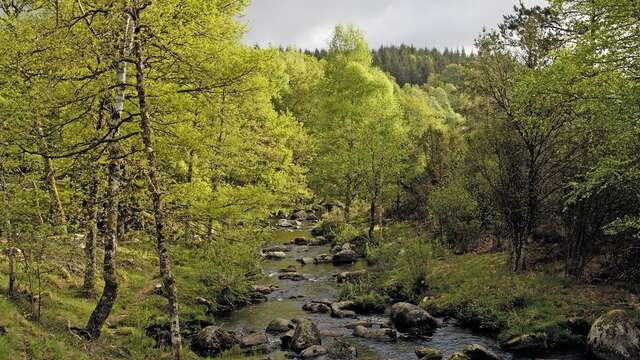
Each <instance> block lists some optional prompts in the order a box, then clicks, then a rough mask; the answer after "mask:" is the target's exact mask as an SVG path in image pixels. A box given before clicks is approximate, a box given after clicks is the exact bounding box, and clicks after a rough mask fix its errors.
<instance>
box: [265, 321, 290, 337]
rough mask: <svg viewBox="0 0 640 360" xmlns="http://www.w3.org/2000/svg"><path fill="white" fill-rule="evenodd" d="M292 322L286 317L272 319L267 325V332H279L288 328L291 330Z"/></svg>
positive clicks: (283, 331)
mask: <svg viewBox="0 0 640 360" xmlns="http://www.w3.org/2000/svg"><path fill="white" fill-rule="evenodd" d="M293 328H294V326H293V323H292V322H291V321H289V320H286V319H274V320H272V321H271V322H270V323H269V325H267V329H266V330H267V332H269V333H272V334H281V333H285V332H287V331H289V330H293Z"/></svg>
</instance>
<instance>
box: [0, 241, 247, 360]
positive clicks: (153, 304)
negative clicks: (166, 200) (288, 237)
mask: <svg viewBox="0 0 640 360" xmlns="http://www.w3.org/2000/svg"><path fill="white" fill-rule="evenodd" d="M171 250H172V253H173V257H174V267H173V270H174V276H175V277H176V280H177V284H178V291H179V293H178V294H179V300H180V316H181V320H182V322H183V323H185V322H188V321H190V320H208V321H214V320H215V319H213V318H211V317H210V316H207V315H205V310H206V309H205V307H204V306H202V305H198V304H197V303H196V301H195V299H196V298H197V297H204V298H207V299H210V300H212V301H215V299H216V296H217V294H218V293H219V292H220V291H222V290H223V289H229V291H230V292H231V293H233V294H236V296H239V297H241V296H244V294H246V292H248V291H249V289H250V285H251V280H250V279H248V278H247V277H246V276H245V275H246V274H247V273H248V272H254V271H256V270H257V269H258V265H259V260H257V259H259V257H257V256H254V255H255V244H254V243H251V242H247V243H237V244H236V243H228V244H224V243H223V242H222V241H220V242H218V246H217V247H216V249H215V253H214V252H212V251H210V250H209V249H186V248H183V247H179V248H173V249H171ZM49 251H51V253H50V254H49V255H50V256H48V257H47V259H48V261H47V264H46V265H47V269H46V271H44V274H43V290H44V291H45V292H46V294H47V297H46V298H45V300H44V301H43V305H42V317H41V319H40V321H39V322H33V321H31V320H29V316H28V315H29V312H30V306H29V304H28V303H27V302H26V300H24V299H19V300H17V301H16V300H10V299H9V298H8V297H7V296H6V294H5V293H4V292H5V291H6V290H5V289H6V286H7V283H8V278H7V275H6V274H7V263H6V259H5V258H4V257H0V325H4V326H6V328H7V334H6V335H4V336H0V360H22V359H30V360H31V359H33V360H71V359H73V360H85V359H86V360H89V359H101V360H112V359H113V360H115V359H136V360H144V359H149V360H151V359H153V360H157V359H170V358H171V355H170V351H169V349H155V348H154V340H153V339H151V338H149V337H147V336H145V334H144V329H145V328H146V327H147V326H149V325H151V324H158V323H164V322H166V321H168V317H167V313H166V310H165V307H166V299H165V298H164V297H162V296H160V295H156V294H154V293H153V290H154V285H155V284H156V283H159V282H160V280H159V279H157V273H158V269H157V255H156V251H155V248H154V244H153V242H152V241H151V240H143V241H136V242H126V241H124V242H122V243H121V244H120V246H119V247H118V264H119V267H118V278H119V284H120V287H119V294H118V299H117V301H116V303H115V305H114V308H113V310H112V313H111V316H110V318H109V320H108V323H107V326H105V327H104V328H103V334H102V336H101V338H100V339H99V340H97V341H94V342H86V341H84V340H81V339H79V338H77V337H76V336H75V335H73V334H72V333H71V332H70V331H69V330H68V326H69V325H71V326H76V327H82V326H84V324H85V323H86V321H87V319H88V318H89V316H90V314H91V311H93V309H94V307H95V304H96V300H97V298H95V299H86V298H83V297H81V296H79V294H80V291H79V286H80V285H81V282H82V269H83V264H82V261H83V259H82V257H81V256H68V254H77V253H78V251H79V247H78V245H77V244H70V243H69V244H61V245H60V246H56V247H52V248H51V249H50V250H49ZM101 257H102V254H98V259H101ZM60 269H65V270H64V271H61V270H60ZM67 269H68V270H67ZM18 270H19V272H20V271H22V270H21V269H20V268H19V269H18ZM100 271H101V270H100V269H99V270H98V272H97V278H98V284H97V286H96V288H97V289H101V288H102V282H101V281H100V277H101V272H100ZM18 284H19V286H20V288H21V289H25V288H26V279H25V277H24V274H22V273H19V277H18ZM184 350H185V351H184V358H185V359H187V360H189V359H197V356H196V355H195V354H193V353H192V352H191V351H190V350H189V348H188V346H185V347H184ZM222 358H223V359H249V360H251V359H254V358H255V357H250V356H249V357H243V356H240V355H238V354H237V353H236V352H230V353H229V354H225V355H224V356H223V357H222ZM255 359H257V358H255Z"/></svg>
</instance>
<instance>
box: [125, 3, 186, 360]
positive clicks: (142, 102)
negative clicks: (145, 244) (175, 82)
mask: <svg viewBox="0 0 640 360" xmlns="http://www.w3.org/2000/svg"><path fill="white" fill-rule="evenodd" d="M135 21H136V41H135V44H134V52H135V64H136V90H137V93H138V105H139V108H140V129H141V130H142V140H143V142H144V150H145V153H146V154H147V162H148V166H149V169H148V175H147V182H148V185H149V192H150V193H151V199H152V203H153V215H154V220H155V233H156V247H157V251H158V257H159V263H160V276H161V277H162V282H163V284H164V290H165V293H166V294H167V300H168V302H169V315H170V318H171V319H170V333H171V347H172V351H173V358H174V359H175V360H179V359H181V358H182V339H181V336H180V320H179V315H178V297H177V289H176V284H175V280H174V278H173V275H172V274H171V265H170V259H169V254H168V252H167V248H166V245H165V236H164V211H163V202H162V191H161V189H160V179H159V174H158V164H157V159H156V153H155V150H154V139H153V132H152V129H151V123H150V120H149V116H148V112H147V99H146V88H145V78H144V62H143V58H142V39H141V38H140V28H141V24H140V15H139V14H138V12H137V11H136V12H135Z"/></svg>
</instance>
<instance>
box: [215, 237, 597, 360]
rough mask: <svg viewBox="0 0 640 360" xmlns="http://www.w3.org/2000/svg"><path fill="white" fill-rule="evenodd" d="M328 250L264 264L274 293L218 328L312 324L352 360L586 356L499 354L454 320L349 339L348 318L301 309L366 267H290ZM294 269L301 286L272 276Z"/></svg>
mask: <svg viewBox="0 0 640 360" xmlns="http://www.w3.org/2000/svg"><path fill="white" fill-rule="evenodd" d="M300 236H304V237H307V238H310V237H311V234H310V233H309V232H308V231H277V232H276V233H275V239H274V243H280V244H281V243H286V242H289V241H291V240H293V239H294V238H296V237H300ZM329 250H330V248H329V247H328V246H322V247H307V246H295V247H293V248H292V251H290V252H289V253H287V258H286V259H283V260H281V261H268V262H266V263H265V266H264V271H265V274H266V275H268V276H267V277H266V278H265V280H264V281H263V282H264V283H265V284H269V283H272V284H277V285H278V286H279V287H280V289H279V290H277V291H275V292H274V293H272V294H271V295H269V296H268V298H269V301H267V302H266V303H263V304H259V305H252V306H249V307H245V308H243V309H241V310H239V311H237V312H234V313H232V314H229V315H227V316H226V317H224V318H222V319H220V321H221V322H222V324H223V325H224V326H226V327H228V328H231V329H235V330H241V331H244V332H249V331H256V330H264V329H265V328H266V327H267V325H268V324H269V322H271V320H273V319H275V318H284V319H294V318H298V317H304V318H308V319H310V320H312V321H313V322H315V323H316V325H317V326H318V328H319V330H320V331H321V333H323V344H329V343H331V342H332V341H333V340H332V339H333V337H335V336H340V337H341V338H343V339H347V340H348V341H349V342H351V343H353V344H354V345H356V347H357V348H358V359H365V360H378V359H381V360H382V359H390V360H404V359H415V358H416V356H415V353H414V351H415V348H416V347H417V346H430V347H433V348H436V349H438V350H440V351H442V352H443V353H444V354H445V359H446V358H448V356H450V355H451V354H453V353H454V352H457V351H462V350H463V348H464V347H465V346H466V345H469V344H482V345H484V346H486V347H487V348H489V349H491V350H492V351H493V352H495V353H496V354H497V355H499V356H500V357H502V358H503V359H505V360H530V359H558V360H561V359H562V360H578V359H586V357H584V356H582V355H580V354H576V353H549V354H537V355H536V356H520V355H518V356H516V355H513V354H509V353H506V352H504V351H502V350H501V349H500V348H499V347H498V345H497V343H496V341H495V340H493V339H491V338H489V337H486V336H481V335H477V334H474V333H473V332H471V331H470V330H468V329H465V328H463V327H461V326H459V324H458V323H457V322H456V321H455V320H450V321H446V322H445V323H444V324H443V326H442V327H441V328H439V329H438V330H437V331H436V332H435V334H433V336H431V337H427V338H421V339H399V340H398V341H397V342H393V343H392V342H382V341H373V340H369V339H361V338H356V337H354V336H352V330H350V329H347V328H346V327H345V325H346V323H348V322H350V321H352V319H335V318H332V317H330V316H329V315H328V314H310V313H307V312H305V311H303V310H302V305H304V303H305V302H308V301H311V300H322V299H331V300H334V299H335V298H336V295H337V291H338V289H337V285H336V282H335V279H334V276H335V274H337V273H338V272H341V271H350V270H354V269H362V268H364V267H366V264H365V263H363V262H360V263H357V264H354V265H351V266H341V267H335V266H333V265H331V264H319V265H305V266H303V265H301V264H299V263H297V262H296V259H297V258H300V257H303V256H307V257H315V256H316V255H318V254H322V253H329ZM290 265H293V266H295V267H296V268H297V269H298V272H300V273H302V274H304V275H305V277H306V278H308V279H309V280H307V281H298V282H294V281H289V280H278V277H277V274H278V271H279V270H280V269H284V268H287V267H289V266H290ZM383 318H386V317H385V316H384V315H383V316H361V317H360V319H363V320H364V319H371V320H374V321H375V320H378V322H380V320H382V319H383ZM282 355H283V354H275V356H276V358H283V356H282Z"/></svg>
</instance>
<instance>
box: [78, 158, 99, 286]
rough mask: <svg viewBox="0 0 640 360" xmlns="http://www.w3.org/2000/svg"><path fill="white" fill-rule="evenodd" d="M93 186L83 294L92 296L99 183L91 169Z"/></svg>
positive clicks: (89, 209) (87, 224)
mask: <svg viewBox="0 0 640 360" xmlns="http://www.w3.org/2000/svg"><path fill="white" fill-rule="evenodd" d="M91 172H92V174H91V176H92V179H91V185H90V186H89V193H88V194H87V199H88V201H87V223H86V227H87V235H86V236H85V242H84V254H85V266H84V282H83V284H82V292H83V293H84V294H85V295H86V296H92V295H93V294H95V291H96V240H97V238H98V202H99V201H98V199H99V195H98V194H99V192H98V183H99V180H98V178H97V176H96V174H94V173H93V169H91Z"/></svg>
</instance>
